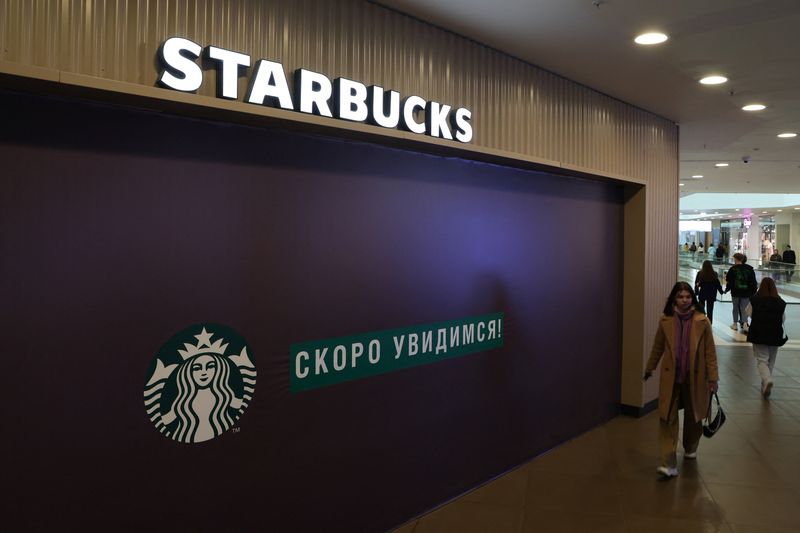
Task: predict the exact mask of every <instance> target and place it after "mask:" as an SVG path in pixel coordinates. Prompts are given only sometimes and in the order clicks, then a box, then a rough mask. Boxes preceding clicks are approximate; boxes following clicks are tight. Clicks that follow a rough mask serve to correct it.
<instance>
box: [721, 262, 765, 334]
mask: <svg viewBox="0 0 800 533" xmlns="http://www.w3.org/2000/svg"><path fill="white" fill-rule="evenodd" d="M733 262H734V265H733V266H732V267H731V268H729V269H728V273H727V274H726V275H725V292H730V293H731V302H732V303H733V324H731V329H732V330H734V331H735V330H736V329H737V328H738V327H741V328H742V333H747V328H748V327H749V326H748V323H747V304H748V303H749V302H750V297H751V296H752V295H754V294H755V293H756V289H757V288H758V283H757V282H756V273H755V271H754V270H753V267H751V266H750V265H748V264H747V257H745V256H744V254H740V253H738V252H737V253H735V254H733Z"/></svg>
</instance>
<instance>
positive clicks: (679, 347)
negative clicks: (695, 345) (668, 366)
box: [673, 308, 694, 383]
mask: <svg viewBox="0 0 800 533" xmlns="http://www.w3.org/2000/svg"><path fill="white" fill-rule="evenodd" d="M673 313H674V315H675V381H677V382H678V383H685V382H686V381H687V380H688V379H689V334H690V333H691V331H692V316H694V308H689V310H688V311H687V312H685V313H681V312H679V311H678V309H677V308H674V309H673Z"/></svg>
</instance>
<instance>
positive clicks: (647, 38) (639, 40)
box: [633, 32, 669, 45]
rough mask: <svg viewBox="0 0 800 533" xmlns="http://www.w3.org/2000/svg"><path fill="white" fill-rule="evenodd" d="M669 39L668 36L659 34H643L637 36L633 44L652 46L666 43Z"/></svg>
mask: <svg viewBox="0 0 800 533" xmlns="http://www.w3.org/2000/svg"><path fill="white" fill-rule="evenodd" d="M667 39H669V37H667V36H666V35H664V34H663V33H659V32H650V33H643V34H641V35H639V36H637V37H636V38H635V39H634V40H633V42H635V43H636V44H644V45H651V44H661V43H663V42H664V41H666V40H667Z"/></svg>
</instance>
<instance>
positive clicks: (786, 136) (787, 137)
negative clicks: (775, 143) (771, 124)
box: [778, 131, 797, 139]
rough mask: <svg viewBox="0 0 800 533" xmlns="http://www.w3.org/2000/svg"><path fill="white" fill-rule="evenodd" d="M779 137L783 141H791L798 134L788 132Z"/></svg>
mask: <svg viewBox="0 0 800 533" xmlns="http://www.w3.org/2000/svg"><path fill="white" fill-rule="evenodd" d="M778 137H780V138H781V139H791V138H792V137H797V134H796V133H791V132H788V131H787V132H786V133H779V134H778Z"/></svg>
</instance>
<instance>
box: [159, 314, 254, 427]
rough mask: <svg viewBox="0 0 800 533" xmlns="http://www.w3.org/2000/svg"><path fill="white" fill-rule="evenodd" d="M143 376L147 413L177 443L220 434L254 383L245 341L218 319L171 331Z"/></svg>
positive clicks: (246, 399)
mask: <svg viewBox="0 0 800 533" xmlns="http://www.w3.org/2000/svg"><path fill="white" fill-rule="evenodd" d="M195 339H196V341H195ZM212 339H215V340H213V341H212ZM187 341H188V342H187ZM147 376H148V378H147V380H146V383H145V386H144V408H145V410H146V411H147V416H148V417H149V418H150V420H151V421H152V422H153V424H155V426H156V429H158V430H159V431H160V432H161V433H163V434H164V435H165V436H167V437H170V438H171V439H174V440H176V441H178V442H203V441H206V440H210V439H213V438H214V437H218V436H219V435H222V433H224V432H225V431H226V430H227V429H229V428H230V427H231V426H232V425H233V424H234V423H235V422H236V421H237V420H239V417H240V416H242V413H243V412H244V410H245V408H246V407H247V406H248V405H249V403H250V402H251V401H252V400H253V393H254V392H255V388H256V367H255V364H253V360H252V356H251V355H250V354H248V348H247V343H246V341H245V340H244V339H243V338H242V337H241V336H240V335H239V334H238V333H236V332H235V331H234V330H233V329H231V328H229V327H226V326H223V325H221V324H205V325H203V324H201V325H197V326H191V327H189V328H186V329H185V330H183V331H181V332H180V333H178V334H177V335H175V336H173V337H172V338H171V339H170V340H169V341H167V343H166V344H164V346H162V347H161V349H160V350H159V351H158V353H157V354H156V356H155V357H154V358H153V362H152V363H151V364H150V369H149V370H148V373H147Z"/></svg>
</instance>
